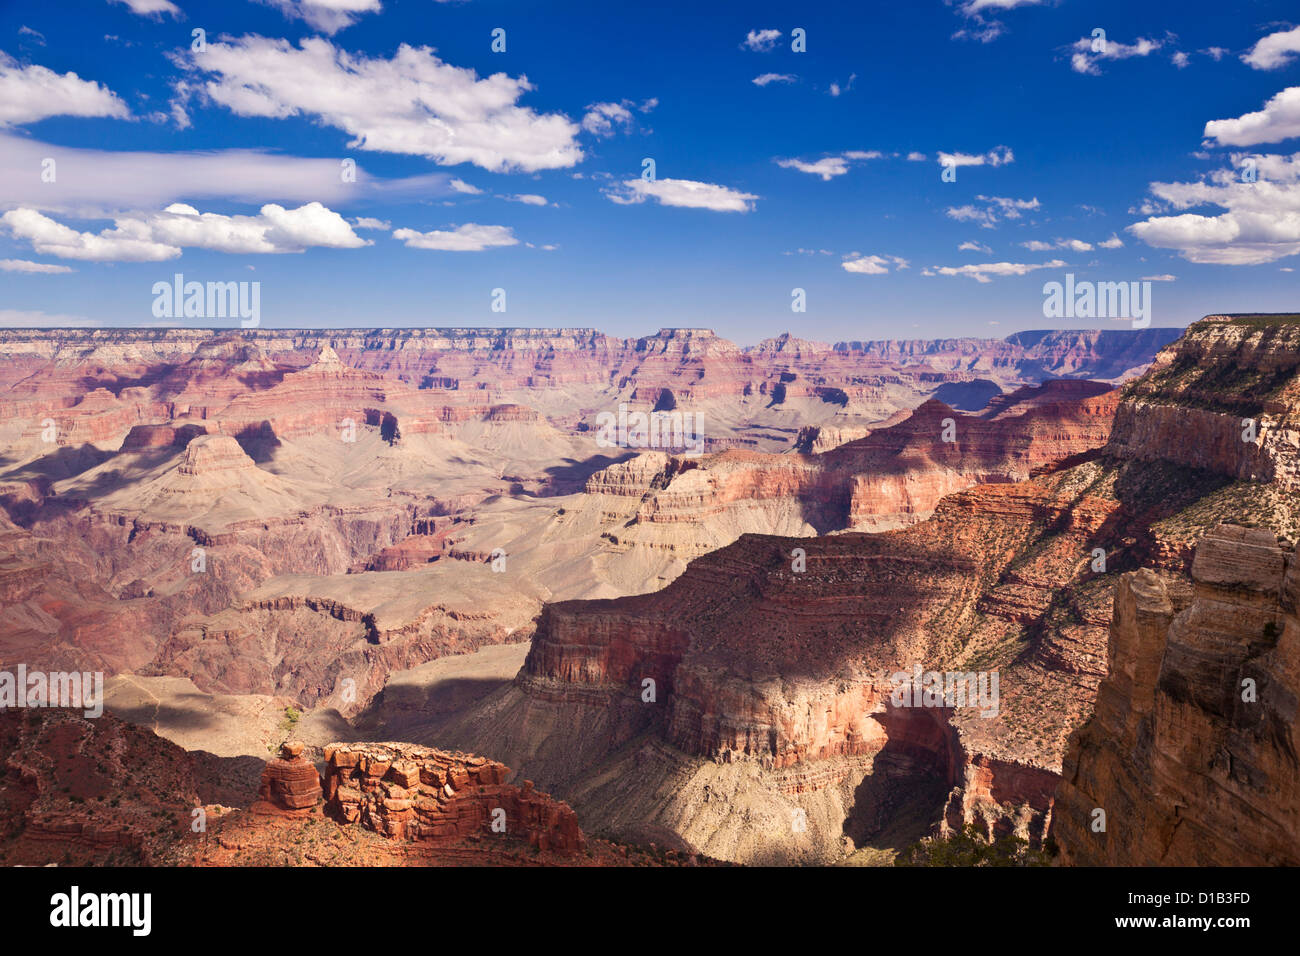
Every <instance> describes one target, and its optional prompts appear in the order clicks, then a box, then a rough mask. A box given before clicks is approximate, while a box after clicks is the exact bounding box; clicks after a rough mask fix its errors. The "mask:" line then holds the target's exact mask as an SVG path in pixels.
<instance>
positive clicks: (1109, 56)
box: [1070, 37, 1163, 76]
mask: <svg viewBox="0 0 1300 956" xmlns="http://www.w3.org/2000/svg"><path fill="white" fill-rule="evenodd" d="M1162 44H1163V41H1161V40H1148V39H1146V38H1145V37H1138V38H1137V39H1136V40H1135V41H1133V43H1131V44H1130V43H1120V42H1118V41H1117V40H1109V39H1107V40H1104V41H1103V42H1102V43H1101V44H1100V46H1101V49H1100V50H1095V51H1094V50H1093V48H1092V47H1093V39H1092V37H1083V38H1081V39H1078V40H1075V41H1074V44H1073V46H1072V47H1071V49H1073V50H1074V54H1073V55H1072V56H1071V57H1070V68H1071V69H1072V70H1074V72H1075V73H1084V74H1087V75H1088V76H1101V70H1100V69H1099V68H1098V67H1097V61H1098V60H1127V59H1128V58H1129V57H1134V56H1148V55H1149V54H1151V53H1153V52H1155V51H1156V50H1158V49H1160V47H1161V46H1162Z"/></svg>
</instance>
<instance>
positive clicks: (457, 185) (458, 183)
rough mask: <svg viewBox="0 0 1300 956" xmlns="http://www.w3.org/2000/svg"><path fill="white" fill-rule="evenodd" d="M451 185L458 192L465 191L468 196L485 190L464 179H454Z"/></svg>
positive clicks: (476, 194) (479, 193)
mask: <svg viewBox="0 0 1300 956" xmlns="http://www.w3.org/2000/svg"><path fill="white" fill-rule="evenodd" d="M450 185H451V188H452V189H454V190H456V192H458V193H465V194H466V195H468V196H478V195H481V194H482V192H483V190H481V189H479V188H478V187H477V186H471V185H470V184H469V183H467V182H465V180H463V179H453V180H452V181H451V183H450Z"/></svg>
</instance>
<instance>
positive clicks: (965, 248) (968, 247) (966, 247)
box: [957, 240, 993, 256]
mask: <svg viewBox="0 0 1300 956" xmlns="http://www.w3.org/2000/svg"><path fill="white" fill-rule="evenodd" d="M957 251H958V252H982V253H984V255H986V256H990V255H992V254H993V250H992V249H990V248H989V247H988V246H985V245H981V244H980V243H978V242H973V241H971V240H967V241H966V242H963V243H962V244H961V245H960V246H958V247H957Z"/></svg>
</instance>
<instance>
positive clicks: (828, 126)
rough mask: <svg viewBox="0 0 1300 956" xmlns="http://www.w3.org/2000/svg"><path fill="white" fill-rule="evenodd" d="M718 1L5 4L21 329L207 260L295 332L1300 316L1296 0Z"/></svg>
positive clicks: (3, 154)
mask: <svg viewBox="0 0 1300 956" xmlns="http://www.w3.org/2000/svg"><path fill="white" fill-rule="evenodd" d="M713 6H715V5H710V4H701V3H698V2H691V3H678V2H659V3H656V4H654V5H652V6H644V5H629V4H610V3H563V2H555V3H508V2H491V3H489V2H486V0H463V2H447V3H439V2H429V0H316V2H314V3H307V2H303V0H264V2H251V0H227V2H225V3H206V2H198V0H129V2H128V0H112V2H110V0H82V2H79V3H75V4H69V5H67V6H65V7H64V8H63V9H59V5H57V4H50V3H37V2H30V3H28V2H8V3H0V50H3V58H0V183H2V184H0V288H2V289H3V298H0V325H33V324H35V325H47V324H54V325H59V324H73V323H81V324H87V323H88V324H102V325H150V324H157V323H159V321H160V320H159V319H158V318H156V317H155V316H154V315H153V313H152V305H153V301H154V296H153V294H152V292H151V289H152V286H153V284H154V283H155V282H158V281H170V280H171V278H172V276H173V275H174V274H175V273H177V272H180V273H183V274H184V275H185V277H186V279H187V280H197V281H220V282H227V281H257V282H260V283H261V303H262V310H261V311H262V325H264V326H270V327H305V326H347V327H355V326H411V325H429V326H439V325H443V326H446V325H466V326H480V325H485V326H528V325H536V326H594V327H596V328H599V329H601V330H602V331H606V332H609V333H612V334H618V335H640V334H647V333H650V332H653V331H654V330H655V329H657V328H660V327H663V326H708V327H712V328H714V329H716V330H717V331H718V332H719V333H720V334H722V335H725V336H727V337H729V338H732V339H734V340H736V341H739V342H741V343H746V344H748V343H753V342H757V341H758V340H759V339H760V338H763V337H765V336H769V335H775V334H778V333H780V332H783V331H787V330H788V331H791V332H793V333H795V334H797V335H801V336H804V337H808V338H814V339H819V340H823V341H838V340H843V339H865V338H884V337H924V338H930V337H939V336H951V335H981V336H984V335H995V336H1002V335H1005V334H1008V333H1010V332H1012V331H1016V330H1018V329H1026V328H1045V327H1053V326H1055V327H1078V326H1082V325H1101V326H1113V327H1126V325H1127V323H1123V322H1116V321H1115V320H1112V319H1097V320H1094V321H1092V322H1088V321H1084V320H1079V319H1074V320H1071V319H1059V320H1056V319H1045V318H1044V317H1043V314H1042V306H1043V300H1044V296H1043V285H1044V283H1045V282H1049V281H1060V280H1062V279H1063V278H1064V275H1065V274H1066V273H1073V274H1074V275H1075V276H1076V278H1077V279H1078V280H1093V281H1125V282H1128V281H1140V280H1147V281H1151V282H1152V290H1153V291H1152V317H1153V324H1154V325H1184V324H1186V323H1187V322H1190V321H1193V320H1195V319H1197V318H1199V317H1200V316H1201V315H1203V314H1206V313H1210V312H1216V311H1281V310H1288V309H1290V310H1295V309H1297V308H1300V303H1297V299H1296V296H1295V294H1294V290H1295V287H1296V286H1295V282H1296V273H1294V272H1292V271H1290V270H1291V269H1292V268H1293V267H1294V266H1295V264H1296V262H1297V254H1300V29H1297V28H1296V22H1294V21H1291V20H1288V19H1287V16H1288V14H1290V15H1291V16H1296V15H1297V11H1296V9H1295V7H1294V5H1293V4H1287V3H1280V2H1268V0H1258V2H1250V0H1247V2H1243V3H1238V4H1235V5H1233V6H1229V5H1225V4H1220V3H1208V2H1195V0H1191V2H1178V3H1174V2H1170V3H1141V4H1134V3H1131V2H1107V0H1100V2H1089V3H1086V4H1085V3H1083V2H1081V0H1060V2H1055V3H1049V2H1033V0H954V2H949V3H945V2H943V0H908V2H888V3H885V2H881V3H862V4H834V5H820V4H765V3H746V4H743V5H741V4H734V5H716V6H719V7H722V8H723V9H721V10H713V9H709V8H710V7H713ZM497 28H501V29H504V31H505V51H504V52H493V50H492V48H491V47H492V42H493V36H492V34H493V31H494V30H495V29H497ZM796 28H799V29H802V30H803V31H804V36H805V37H806V50H804V51H803V52H795V51H794V50H792V49H791V46H792V42H793V41H792V37H793V31H794V30H795V29H796ZM1098 28H1100V29H1102V30H1104V31H1105V37H1104V40H1105V45H1104V47H1102V48H1100V49H1099V51H1097V52H1094V50H1093V46H1094V43H1093V39H1092V37H1093V31H1094V30H1095V29H1098ZM195 29H202V30H204V31H205V39H206V46H205V48H204V50H202V51H195V50H193V49H192V46H193V36H192V31H193V30H195ZM403 47H405V49H403ZM70 74H75V75H70ZM525 77H526V81H525V80H524V79H523V78H525ZM756 79H763V82H760V83H756V82H755V80H756ZM1251 114H1255V115H1253V116H1252V115H1251ZM1207 124H1208V125H1207ZM945 157H946V158H948V160H949V161H950V164H953V163H955V165H953V166H952V168H954V169H955V170H956V178H955V181H953V182H945V181H943V178H942V176H941V173H942V171H943V165H942V161H943V159H944V158H945ZM1248 157H1255V166H1256V169H1257V171H1258V176H1257V180H1256V181H1255V182H1243V181H1242V176H1241V168H1242V167H1241V164H1242V163H1243V162H1244V161H1245V159H1246V158H1248ZM47 158H52V159H54V160H55V177H54V181H53V182H42V180H41V170H42V161H43V160H44V159H47ZM345 158H351V159H352V160H354V161H355V163H356V166H357V169H358V175H357V177H356V179H357V181H356V182H344V181H342V177H341V176H340V162H341V161H342V160H343V159H345ZM645 158H652V159H653V160H654V163H655V180H654V181H653V182H651V181H648V180H645V179H643V178H642V170H643V165H642V164H643V160H644V159H645ZM1153 184H1154V185H1153ZM520 197H525V198H523V199H521V198H520ZM177 204H179V205H177ZM169 210H170V211H169ZM1103 243H1106V245H1105V246H1103V245H1102V244H1103ZM498 288H500V289H504V290H505V291H506V311H505V312H504V313H500V312H493V311H492V310H491V305H492V301H493V295H492V293H493V290H494V289H498ZM795 288H802V289H804V290H805V293H806V301H807V311H806V312H804V313H794V312H792V311H791V293H792V290H793V289H795ZM176 324H180V325H186V324H189V325H212V324H221V322H220V320H218V321H216V322H212V321H203V320H200V319H189V320H186V319H178V320H176Z"/></svg>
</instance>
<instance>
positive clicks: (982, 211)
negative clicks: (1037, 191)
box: [946, 196, 1040, 229]
mask: <svg viewBox="0 0 1300 956" xmlns="http://www.w3.org/2000/svg"><path fill="white" fill-rule="evenodd" d="M975 199H976V200H977V201H978V202H980V203H982V204H983V205H981V206H976V205H974V204H973V203H967V204H966V205H964V206H949V207H948V209H947V210H946V213H947V216H948V218H949V219H956V220H957V221H958V222H973V223H976V224H977V225H978V226H979V227H980V228H982V229H992V228H994V227H995V226H996V225H997V224H998V223H999V222H1002V221H1003V220H1004V219H1019V218H1020V215H1021V213H1023V212H1029V211H1031V210H1034V209H1038V208H1039V206H1040V204H1039V202H1038V197H1037V196H1035V197H1034V198H1033V199H1011V198H1009V197H1006V196H976V197H975Z"/></svg>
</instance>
